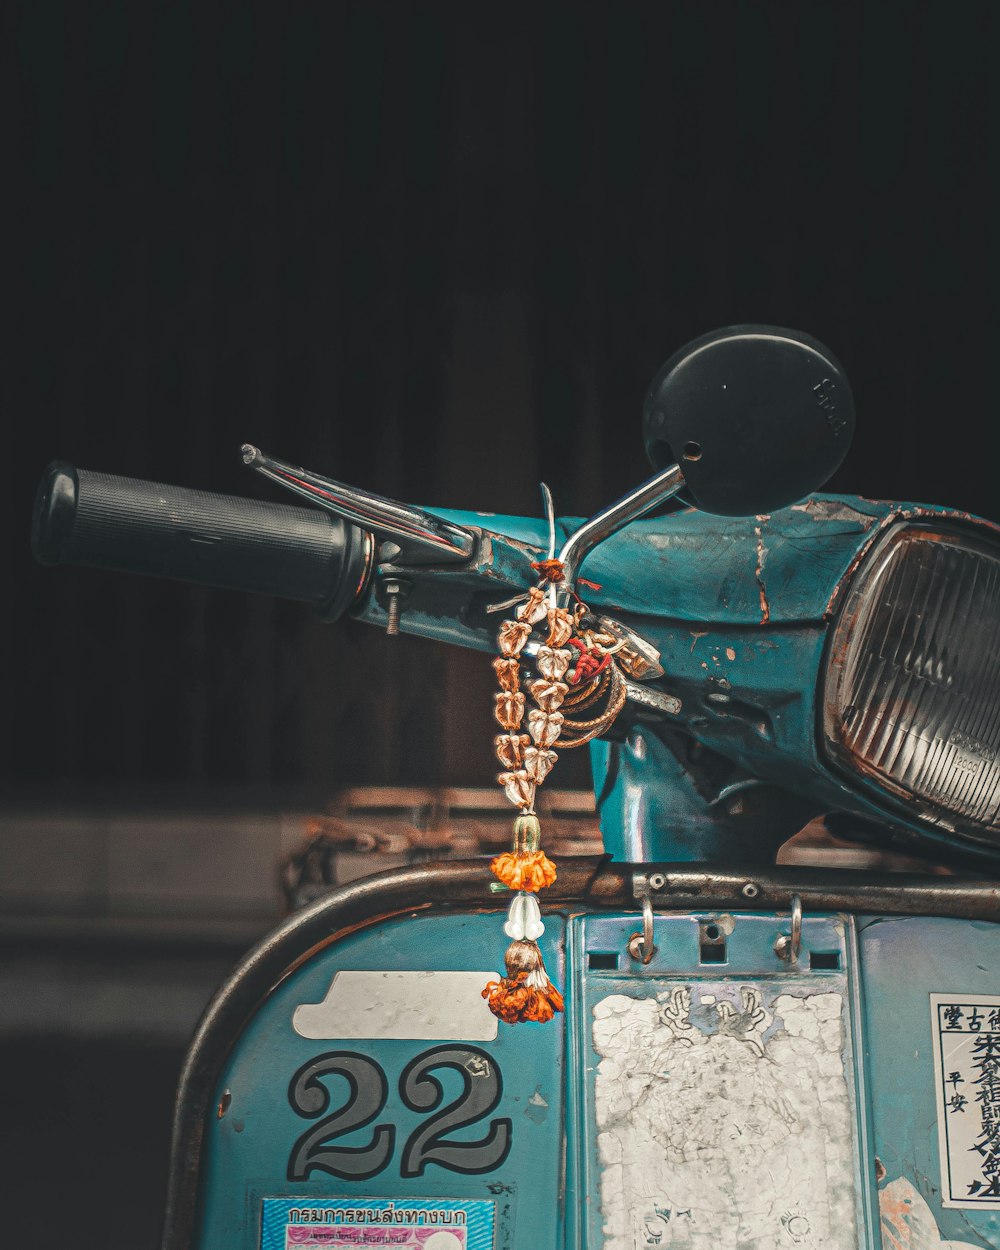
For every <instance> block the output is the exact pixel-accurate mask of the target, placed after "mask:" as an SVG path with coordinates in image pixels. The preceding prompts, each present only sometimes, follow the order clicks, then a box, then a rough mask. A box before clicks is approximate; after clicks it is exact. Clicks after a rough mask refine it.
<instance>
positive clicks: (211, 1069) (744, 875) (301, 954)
mask: <svg viewBox="0 0 1000 1250" xmlns="http://www.w3.org/2000/svg"><path fill="white" fill-rule="evenodd" d="M558 868H559V877H558V880H557V881H556V883H555V885H554V886H553V887H552V888H551V889H549V890H547V891H546V894H545V902H546V903H547V904H548V906H549V907H550V908H566V907H570V908H594V909H601V908H613V909H620V910H624V911H629V910H635V907H636V903H635V899H634V897H633V893H632V880H633V874H634V873H635V872H637V871H641V872H645V873H647V874H653V873H660V874H662V875H663V877H664V884H663V886H662V887H661V888H660V889H658V890H656V891H655V892H654V902H655V905H656V907H657V910H659V911H669V910H684V911H691V910H714V909H725V910H727V911H729V910H740V911H776V910H778V911H780V910H787V909H788V907H789V906H790V903H791V896H792V895H793V894H798V895H799V897H800V898H801V899H802V906H803V908H804V909H805V910H807V911H813V912H817V911H828V912H829V911H832V912H853V913H858V912H868V913H873V914H882V913H887V914H891V915H914V916H948V917H952V918H956V919H965V920H986V921H992V922H1000V881H988V880H980V879H976V878H957V877H941V876H932V877H928V876H920V875H916V874H909V873H907V874H887V873H886V874H881V875H879V876H878V877H872V876H868V875H867V874H865V875H862V874H861V873H859V872H857V871H856V870H851V869H822V868H821V869H815V868H814V869H808V868H805V869H803V868H800V867H796V866H789V867H787V868H781V867H761V866H760V865H755V866H753V867H750V868H747V869H745V870H743V869H740V868H735V869H732V870H729V871H720V870H719V869H718V867H717V866H716V865H711V866H708V865H699V864H645V865H642V864H620V863H613V862H611V861H609V860H608V859H607V857H606V856H597V857H593V858H579V859H564V860H561V861H559V863H558ZM491 880H492V877H491V875H490V872H489V868H488V862H487V861H485V860H474V861H457V860H453V861H449V862H445V863H440V864H431V865H420V866H419V867H413V868H401V869H392V870H390V871H388V872H383V873H378V874H376V875H374V876H371V877H364V878H361V879H360V880H358V881H354V882H351V883H350V884H349V885H346V886H343V887H341V888H339V889H335V890H333V891H331V892H330V893H329V894H327V895H325V896H324V897H323V898H321V899H317V901H316V902H315V903H312V904H311V905H310V906H308V907H306V908H304V909H303V910H302V911H300V912H297V913H296V914H295V915H293V916H291V917H290V918H289V919H288V920H286V921H285V922H284V923H283V924H282V925H280V926H279V927H278V928H277V929H275V930H274V931H273V932H272V933H270V934H269V935H268V936H267V937H266V938H265V939H264V940H263V941H262V942H260V943H259V944H258V945H257V946H256V947H254V949H253V950H251V951H250V952H249V953H248V954H247V955H246V956H245V957H244V959H243V960H242V961H241V962H240V963H239V964H238V965H237V967H236V968H235V969H234V971H233V972H232V974H231V975H230V977H229V979H228V980H227V981H226V982H225V983H224V984H223V985H222V986H221V987H220V988H219V990H218V992H217V993H216V995H215V997H214V998H213V999H212V1001H211V1002H210V1003H209V1005H208V1007H207V1008H206V1010H205V1013H204V1015H203V1016H202V1018H201V1021H200V1022H199V1024H198V1027H197V1028H196V1030H195V1033H194V1036H193V1038H192V1041H191V1045H190V1047H189V1048H188V1052H187V1055H186V1057H185V1061H184V1065H183V1067H182V1069H181V1077H180V1083H179V1086H178V1090H177V1099H176V1102H175V1106H174V1117H173V1140H172V1144H171V1162H170V1176H169V1181H168V1192H167V1206H166V1216H165V1222H164V1232H163V1242H162V1247H163V1250H191V1247H192V1245H193V1240H194V1234H195V1230H196V1224H197V1216H198V1199H199V1194H198V1181H199V1174H200V1170H201V1151H202V1143H203V1139H204V1132H205V1125H206V1122H207V1120H208V1117H209V1115H210V1113H211V1110H212V1108H211V1100H212V1097H213V1094H214V1092H215V1087H216V1084H217V1082H218V1079H219V1076H220V1074H221V1071H222V1068H223V1066H224V1064H225V1062H226V1060H227V1058H228V1056H229V1052H230V1051H231V1049H232V1047H233V1046H234V1045H235V1043H236V1041H237V1040H238V1038H239V1036H240V1035H241V1033H242V1032H243V1029H244V1028H245V1027H246V1025H247V1023H248V1022H249V1021H250V1019H251V1018H252V1017H253V1015H254V1013H255V1012H256V1011H257V1009H258V1008H259V1007H260V1005H261V1004H262V1003H263V1002H264V1001H266V999H267V998H268V997H269V996H270V994H271V993H272V992H273V991H274V989H275V988H276V987H277V986H278V985H279V984H280V983H281V982H282V981H283V980H284V979H285V978H286V977H287V976H288V975H289V974H290V973H292V972H293V971H294V970H295V969H296V968H298V967H299V966H300V965H301V964H302V963H303V962H305V960H307V959H309V958H310V957H311V956H312V955H314V954H316V953H317V952H318V951H319V950H322V949H323V948H324V947H326V946H329V945H330V944H331V943H333V942H336V941H338V940H340V939H341V938H343V937H345V936H346V935H347V934H348V933H351V932H353V931H355V930H357V929H360V928H364V927H366V926H368V925H370V924H375V923H378V922H380V921H383V920H387V919H391V918H392V917H394V916H402V915H406V914H408V913H409V914H416V913H418V912H424V911H445V910H456V909H461V910H470V909H471V910H478V911H500V910H501V909H503V908H504V907H505V906H506V899H505V898H504V897H503V896H498V895H496V894H493V893H492V892H491V891H490V882H491ZM747 885H752V886H755V887H756V894H754V893H753V891H752V890H751V892H750V893H751V895H752V897H748V895H747V894H745V893H744V889H745V887H746V886H747ZM414 900H417V901H416V902H415V901H414ZM421 900H423V901H421ZM498 949H499V948H498Z"/></svg>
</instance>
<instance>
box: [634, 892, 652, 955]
mask: <svg viewBox="0 0 1000 1250" xmlns="http://www.w3.org/2000/svg"><path fill="white" fill-rule="evenodd" d="M628 953H629V954H630V955H631V956H632V958H633V959H638V960H640V961H641V962H642V963H644V964H648V963H649V962H650V961H651V960H652V958H653V956H654V955H655V954H656V947H655V946H654V945H653V900H652V899H651V898H650V897H649V893H648V891H647V892H646V893H644V894H643V896H642V932H641V933H633V934H632V936H631V937H630V938H629V940H628Z"/></svg>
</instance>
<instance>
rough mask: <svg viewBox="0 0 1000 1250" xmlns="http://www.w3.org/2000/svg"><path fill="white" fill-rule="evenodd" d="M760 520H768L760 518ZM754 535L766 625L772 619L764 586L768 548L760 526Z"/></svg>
mask: <svg viewBox="0 0 1000 1250" xmlns="http://www.w3.org/2000/svg"><path fill="white" fill-rule="evenodd" d="M757 519H758V520H762V519H766V518H761V517H758V518H757ZM753 532H754V535H755V536H756V539H757V567H756V569H754V577H756V579H757V589H758V591H759V592H760V623H761V625H766V624H767V623H768V621H769V620H770V619H771V605H770V604H769V603H768V601H767V587H766V586H765V585H764V565H765V563H766V562H767V548H766V547H765V546H764V533H763V529H762V528H761V526H760V525H755V526H754V527H753Z"/></svg>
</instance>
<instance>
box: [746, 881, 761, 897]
mask: <svg viewBox="0 0 1000 1250" xmlns="http://www.w3.org/2000/svg"><path fill="white" fill-rule="evenodd" d="M759 893H760V886H759V885H757V884H756V882H754V881H748V882H747V883H746V885H745V886H744V887H743V897H744V898H756V897H757V895H758V894H759Z"/></svg>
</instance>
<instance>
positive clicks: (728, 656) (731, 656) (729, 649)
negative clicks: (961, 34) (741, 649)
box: [726, 647, 736, 660]
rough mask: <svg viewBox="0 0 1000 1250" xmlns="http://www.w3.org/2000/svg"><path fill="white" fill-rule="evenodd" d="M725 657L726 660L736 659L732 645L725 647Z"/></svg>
mask: <svg viewBox="0 0 1000 1250" xmlns="http://www.w3.org/2000/svg"><path fill="white" fill-rule="evenodd" d="M726 659H727V660H735V659H736V651H735V649H734V648H733V647H726Z"/></svg>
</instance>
